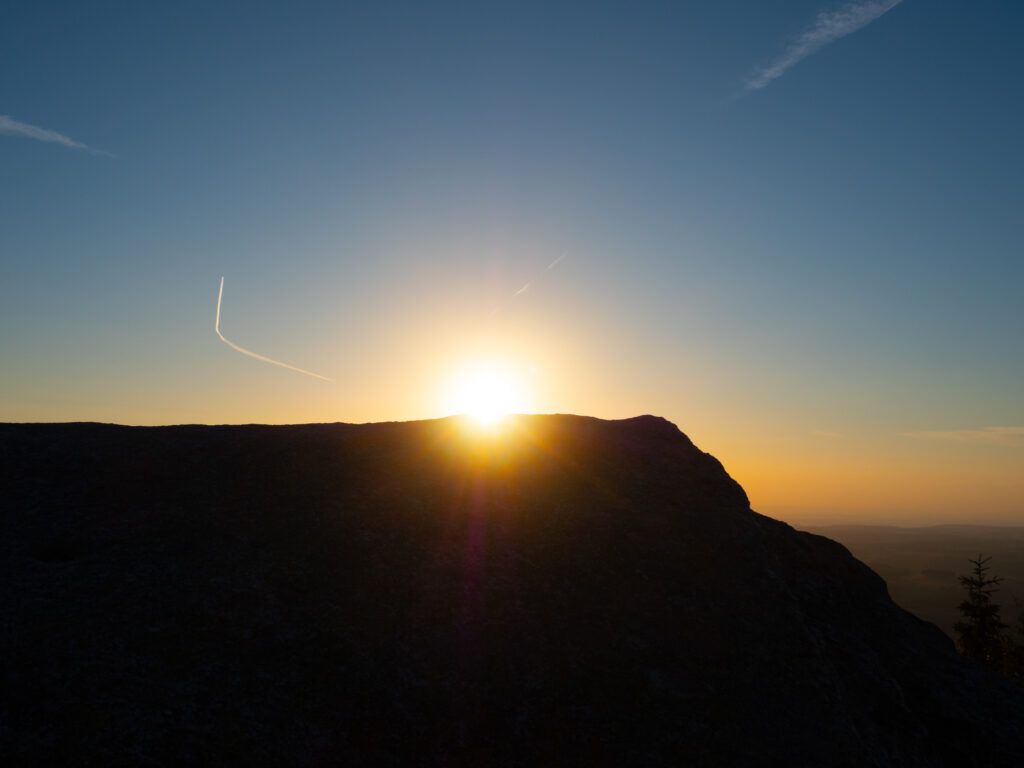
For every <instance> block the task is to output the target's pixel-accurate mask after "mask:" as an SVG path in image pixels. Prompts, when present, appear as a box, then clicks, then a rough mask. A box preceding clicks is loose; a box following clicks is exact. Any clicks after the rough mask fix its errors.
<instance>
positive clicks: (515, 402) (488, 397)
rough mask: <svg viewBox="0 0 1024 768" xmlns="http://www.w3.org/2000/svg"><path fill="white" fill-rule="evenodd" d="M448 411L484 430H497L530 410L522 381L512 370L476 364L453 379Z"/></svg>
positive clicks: (497, 365)
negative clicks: (463, 416)
mask: <svg viewBox="0 0 1024 768" xmlns="http://www.w3.org/2000/svg"><path fill="white" fill-rule="evenodd" d="M448 399H449V402H448V410H449V412H451V413H457V414H463V415H465V416H468V417H469V418H471V419H472V420H473V421H474V422H475V423H476V424H477V425H479V426H481V427H494V426H496V425H498V424H499V423H501V421H502V420H504V419H505V417H507V416H508V415H509V414H511V413H523V412H525V411H528V410H529V398H528V397H527V390H526V386H525V383H524V380H523V377H522V376H520V375H517V373H516V372H515V370H514V369H513V368H511V367H509V366H504V365H500V364H496V363H477V364H474V365H470V366H467V367H466V368H464V369H463V370H462V371H460V372H459V373H458V374H456V375H455V376H454V377H453V378H452V383H451V386H450V391H449V394H448Z"/></svg>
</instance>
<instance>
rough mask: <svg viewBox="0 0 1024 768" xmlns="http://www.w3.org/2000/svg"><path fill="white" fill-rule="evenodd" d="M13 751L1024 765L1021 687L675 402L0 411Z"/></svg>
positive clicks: (521, 761) (1, 533) (1, 546)
mask: <svg viewBox="0 0 1024 768" xmlns="http://www.w3.org/2000/svg"><path fill="white" fill-rule="evenodd" d="M0 498H2V500H3V515H2V519H0V525H2V528H0V572H2V582H0V583H2V584H3V587H2V602H0V609H2V615H3V622H2V623H0V659H3V686H2V690H3V695H2V697H0V753H2V754H3V755H5V757H6V759H5V762H6V764H9V765H14V764H18V765H21V764H39V765H42V764H54V765H67V764H95V765H115V764H117V765H123V764H139V765H181V764H207V765H208V764H249V765H251V764H267V765H302V766H320V765H323V766H328V765H330V766H334V765H424V764H428V765H429V764H433V765H467V766H468V765H473V766H483V765H524V766H525V765H531V766H532V765H538V764H541V765H556V764H557V765H566V764H577V765H588V766H589V765H609V766H611V765H615V766H618V765H665V766H675V765H699V766H759V765H794V766H889V765H892V766H966V765H995V766H1011V765H1022V764H1024V689H1021V688H1018V687H1016V686H1014V685H1012V684H1011V683H1008V682H1004V681H1002V680H1000V679H997V678H995V677H993V676H991V675H990V674H989V673H987V672H986V671H985V670H983V669H981V668H979V667H976V666H974V665H972V664H971V663H969V662H967V661H965V660H963V659H961V658H960V657H959V656H958V655H957V654H956V653H955V651H954V649H953V646H952V643H951V642H950V640H949V639H948V638H947V637H946V636H945V635H943V633H942V632H941V631H940V630H939V629H938V628H936V627H935V626H933V625H932V624H929V623H926V622H924V621H922V620H920V619H917V618H916V617H914V616H913V615H911V614H910V613H907V612H906V611H904V610H903V609H901V608H899V607H898V606H897V605H895V604H894V603H893V602H892V601H891V600H890V599H889V596H888V594H887V591H886V586H885V583H884V582H883V581H882V579H881V578H879V577H878V576H877V575H876V574H875V573H874V572H872V571H871V570H870V569H869V568H867V567H866V566H865V565H863V564H862V563H860V562H859V561H858V560H855V559H854V558H853V557H852V556H851V555H850V554H849V553H848V552H847V550H846V549H845V548H844V547H842V546H841V545H839V544H837V543H835V542H833V541H831V540H829V539H827V538H823V537H821V536H816V535H812V534H810V533H803V532H798V531H795V530H793V529H792V528H790V527H789V526H787V525H785V524H783V523H780V522H777V521H775V520H772V519H769V518H766V517H763V516H761V515H758V514H756V513H755V512H753V511H751V509H750V507H749V504H748V501H747V497H746V495H745V494H744V492H743V490H742V489H741V488H740V486H739V485H738V484H737V483H736V482H734V481H733V480H732V479H731V478H730V477H729V476H728V474H726V472H725V471H724V469H723V468H722V466H721V464H719V462H718V461H716V460H715V459H714V458H713V457H712V456H710V455H708V454H706V453H703V452H701V451H700V450H698V449H697V448H696V447H694V445H693V444H692V443H691V442H690V440H689V439H687V438H686V436H685V435H683V434H682V433H681V432H679V430H677V429H676V428H675V427H674V426H673V425H672V424H670V423H668V422H666V421H664V420H663V419H658V418H654V417H650V416H645V417H639V418H635V419H626V420H622V421H601V420H597V419H590V418H584V417H577V416H535V417H517V418H516V419H514V420H512V421H511V422H510V423H509V424H507V425H506V426H505V428H504V430H503V431H502V432H501V433H500V434H498V435H494V436H490V437H488V436H484V435H480V434H474V433H472V432H471V431H468V430H467V429H466V426H465V424H464V423H463V422H462V421H461V420H459V419H444V420H437V421H424V422H410V423H390V424H370V425H345V424H324V425H306V426H286V427H268V426H238V427H203V426H183V427H161V428H130V427H118V426H107V425H99V424H54V425H13V424H8V425H0Z"/></svg>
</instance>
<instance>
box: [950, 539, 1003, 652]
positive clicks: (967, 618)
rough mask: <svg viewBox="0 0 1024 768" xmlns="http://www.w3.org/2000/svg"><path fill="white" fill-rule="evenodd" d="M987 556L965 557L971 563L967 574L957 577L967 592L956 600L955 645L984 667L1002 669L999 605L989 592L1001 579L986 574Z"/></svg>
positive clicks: (997, 585) (1001, 635)
mask: <svg viewBox="0 0 1024 768" xmlns="http://www.w3.org/2000/svg"><path fill="white" fill-rule="evenodd" d="M991 560H992V558H991V557H982V556H981V555H980V554H979V555H978V558H977V559H976V560H969V562H970V563H971V564H972V565H973V566H974V568H973V569H971V573H970V575H968V576H961V577H960V584H961V585H962V586H963V588H964V589H965V590H966V591H967V599H966V600H964V601H963V602H962V603H960V614H961V615H962V616H963V619H962V620H961V621H958V622H956V624H954V625H953V629H954V630H956V632H957V634H958V635H959V636H960V637H959V639H958V640H957V645H958V646H959V648H960V652H961V653H963V655H964V656H967V657H968V658H971V659H974V660H976V661H980V662H981V663H982V664H985V665H986V666H988V667H991V668H993V669H995V670H998V671H1002V667H1003V650H1004V642H1003V634H1002V633H1003V630H1004V629H1006V624H1004V623H1003V620H1002V616H1001V615H1000V608H999V605H998V604H996V603H993V602H992V595H993V594H995V593H996V592H998V591H999V589H998V587H999V584H1000V583H1001V582H1002V578H1000V577H999V576H989V575H988V573H989V562H990V561H991Z"/></svg>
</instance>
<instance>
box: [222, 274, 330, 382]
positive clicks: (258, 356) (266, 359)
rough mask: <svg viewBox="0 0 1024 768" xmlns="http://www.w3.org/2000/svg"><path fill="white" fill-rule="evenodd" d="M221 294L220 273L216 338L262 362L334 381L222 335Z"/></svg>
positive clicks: (323, 379) (322, 379) (315, 377)
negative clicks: (260, 352) (267, 355)
mask: <svg viewBox="0 0 1024 768" xmlns="http://www.w3.org/2000/svg"><path fill="white" fill-rule="evenodd" d="M223 296H224V276H223V275H222V276H221V278H220V288H219V289H218V291H217V317H216V319H215V320H214V321H213V330H214V332H215V333H216V334H217V338H219V339H220V340H221V341H223V342H224V343H225V344H227V345H228V346H229V347H231V348H232V349H233V350H235V351H236V352H241V353H242V354H243V355H248V356H249V357H254V358H256V359H257V360H262V361H263V362H264V363H270V364H271V365H276V366H278V367H280V368H287V369H288V370H289V371H295V372H296V373H303V374H305V375H306V376H312V377H313V378H314V379H320V380H321V381H334V379H329V378H327V377H326V376H321V375H320V374H319V373H313V372H312V371H307V370H305V369H303V368H296V367H295V366H294V365H288V363H282V362H281V361H280V360H274V359H272V358H269V357H265V356H264V355H261V354H258V353H256V352H253V351H252V350H251V349H246V348H245V347H240V346H238V345H237V344H235V342H233V341H231V340H230V339H228V338H226V337H225V336H224V334H223V333H221V332H220V301H221V298H222V297H223Z"/></svg>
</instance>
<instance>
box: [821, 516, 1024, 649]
mask: <svg viewBox="0 0 1024 768" xmlns="http://www.w3.org/2000/svg"><path fill="white" fill-rule="evenodd" d="M806 530H808V531H811V532H812V533H819V534H821V535H822V536H828V537H829V538H831V539H835V540H836V541H838V542H840V543H841V544H843V545H844V546H846V547H849V549H850V551H851V552H852V553H853V554H854V556H856V557H857V558H858V559H860V560H863V561H864V562H865V563H867V564H868V565H869V566H871V568H872V569H873V570H875V571H876V572H877V573H878V574H879V575H880V576H881V577H882V578H883V579H885V581H886V583H887V584H888V585H889V594H890V595H892V598H893V600H895V601H896V602H897V603H899V604H900V605H902V606H903V607H904V608H906V609H907V610H908V611H911V612H913V613H915V614H917V615H918V616H920V617H921V618H923V619H927V620H928V621H931V622H934V623H935V624H936V625H938V626H939V627H940V628H941V629H942V630H944V631H945V632H946V633H948V634H949V635H950V636H952V635H953V622H955V621H956V620H957V619H958V618H959V617H960V614H959V612H958V611H957V606H958V605H959V604H960V602H961V601H962V600H963V599H964V592H963V589H962V588H961V586H960V582H959V581H958V580H957V577H958V576H959V575H960V574H964V573H967V572H968V570H969V569H970V567H971V565H970V563H968V562H967V559H968V558H974V557H977V556H978V555H979V554H984V555H986V556H990V557H991V558H992V569H993V573H994V574H998V575H1000V576H1002V577H1003V583H1002V584H1001V585H1000V589H999V592H998V593H997V594H996V595H995V596H994V599H995V601H996V602H998V603H1000V604H1001V605H1002V607H1003V614H1004V620H1012V619H1013V617H1014V616H1016V614H1017V612H1019V611H1020V610H1024V526H1006V527H1001V526H986V525H936V526H930V527H924V528H898V527H895V526H884V525H835V526H818V527H807V528H806Z"/></svg>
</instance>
